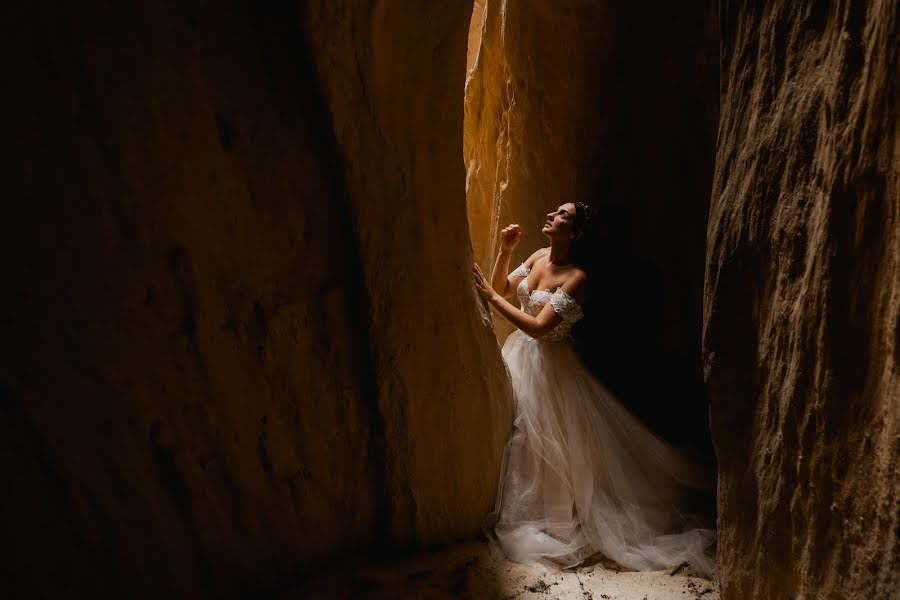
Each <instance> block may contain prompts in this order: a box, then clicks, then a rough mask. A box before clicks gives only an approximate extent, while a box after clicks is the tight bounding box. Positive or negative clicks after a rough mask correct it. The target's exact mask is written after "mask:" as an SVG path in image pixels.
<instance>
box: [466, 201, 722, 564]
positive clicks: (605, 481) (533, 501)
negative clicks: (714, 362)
mask: <svg viewBox="0 0 900 600" xmlns="http://www.w3.org/2000/svg"><path fill="white" fill-rule="evenodd" d="M589 216H590V212H589V209H588V207H587V206H585V205H584V204H582V203H577V204H576V203H571V202H568V203H565V204H563V205H561V206H560V207H559V208H558V209H557V210H555V211H553V212H551V213H549V214H548V215H547V221H546V223H545V224H544V226H543V228H542V229H541V232H542V233H543V234H544V235H545V236H546V237H547V238H549V240H550V246H549V247H548V248H542V249H540V250H538V251H537V252H535V253H534V254H532V255H531V256H530V257H529V258H528V259H527V260H526V261H525V262H524V263H522V265H521V266H519V267H518V268H517V269H515V270H514V271H513V272H512V273H509V274H508V275H507V273H508V270H509V260H510V255H511V254H512V252H513V250H514V249H515V247H516V245H517V244H518V243H519V240H520V238H521V235H522V232H521V229H520V228H519V226H518V225H517V224H513V225H510V226H508V227H506V228H505V229H504V230H503V231H502V233H501V246H500V253H499V255H498V256H497V261H496V264H495V265H494V271H493V274H492V277H491V280H490V281H488V279H487V277H485V275H484V274H483V273H482V271H481V269H480V268H479V267H478V265H475V268H474V272H475V284H476V287H477V289H478V292H479V294H481V296H482V297H483V298H485V299H486V300H488V301H489V302H490V303H491V304H493V305H494V306H495V307H496V308H497V310H498V311H499V312H500V314H502V315H503V316H504V317H505V318H506V319H508V320H509V321H510V322H511V323H512V324H513V325H515V326H516V327H517V328H518V330H517V331H515V332H513V334H512V335H510V336H509V338H507V340H506V343H505V344H504V345H503V350H502V353H503V358H504V360H505V361H506V364H507V366H508V368H509V374H510V377H511V380H512V386H513V391H514V396H515V400H516V410H515V421H514V429H513V435H512V437H511V439H510V440H509V443H508V444H507V446H506V449H505V451H504V457H503V467H502V469H501V474H500V485H499V489H498V492H497V503H496V508H495V510H494V512H493V513H492V515H491V529H492V531H490V532H489V534H490V539H491V545H492V549H494V550H495V551H496V550H501V551H502V553H503V554H504V555H505V556H507V557H508V558H510V559H511V560H514V561H516V562H520V563H526V564H533V565H541V566H544V567H547V568H550V569H562V568H567V567H572V566H575V565H578V564H580V563H582V562H583V561H584V560H585V559H586V558H588V557H590V556H592V555H594V554H597V553H600V554H602V555H604V556H606V557H607V558H609V559H612V560H613V561H615V562H616V563H618V564H619V565H621V566H622V567H624V568H626V569H630V570H637V571H646V570H658V569H664V568H667V567H673V566H677V565H680V564H682V563H685V562H687V563H689V564H691V565H692V566H693V567H694V569H695V570H696V571H697V572H699V573H704V574H708V573H711V572H712V570H713V560H712V559H711V558H710V557H709V556H708V555H707V554H706V552H705V550H706V549H707V548H708V547H709V546H710V545H711V544H712V543H713V542H714V539H715V536H714V533H713V531H711V530H710V529H704V528H701V527H698V526H697V521H696V520H695V519H694V518H693V517H691V516H690V515H688V514H686V512H685V508H686V499H687V497H688V496H689V495H690V493H691V492H692V491H693V492H694V493H696V491H697V490H708V489H709V487H710V486H711V481H710V480H709V478H708V476H706V474H704V473H703V472H702V471H700V470H698V469H696V468H694V467H693V466H692V465H690V464H689V463H688V462H686V461H685V460H684V459H683V458H682V457H681V456H680V455H679V454H678V453H677V452H675V450H673V449H672V448H670V447H669V446H668V445H666V444H665V443H664V442H663V441H661V440H660V439H659V438H657V437H656V436H655V435H653V433H651V432H650V431H649V430H648V429H647V428H646V427H644V425H643V424H642V423H640V422H639V421H638V420H637V419H635V418H634V417H633V416H632V415H631V414H629V413H628V411H626V410H625V409H624V408H623V407H622V406H621V405H620V404H619V402H618V401H617V400H616V399H615V398H614V397H613V396H612V395H611V394H610V393H609V392H608V391H607V390H606V389H605V388H604V387H603V386H602V385H601V384H600V383H599V382H598V381H597V380H596V379H595V378H594V377H593V375H592V374H591V373H590V372H588V371H587V369H586V368H585V367H584V366H583V365H582V363H581V361H580V360H579V358H578V356H577V355H576V354H575V350H574V347H573V345H572V344H571V342H570V337H569V331H570V330H571V328H572V325H573V324H575V322H576V321H578V320H579V319H580V318H581V317H582V316H583V313H582V309H581V306H582V305H583V304H584V301H585V299H586V297H587V293H588V278H587V275H586V274H585V272H584V271H583V270H582V269H581V268H579V266H578V265H577V264H576V261H575V259H576V257H577V255H576V252H577V246H578V243H579V240H580V238H581V235H582V233H583V230H584V225H585V223H586V221H587V220H588V219H589ZM592 293H603V291H602V290H595V291H593V292H592ZM513 294H517V295H518V299H519V302H520V304H521V309H519V308H516V307H515V306H513V305H512V304H510V303H509V302H508V301H507V300H506V298H507V297H511V296H512V295H513ZM648 376H652V375H651V374H648Z"/></svg>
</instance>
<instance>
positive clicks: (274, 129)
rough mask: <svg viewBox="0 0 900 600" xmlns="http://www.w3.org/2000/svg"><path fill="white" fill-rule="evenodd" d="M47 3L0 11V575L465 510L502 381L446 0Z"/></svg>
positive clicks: (46, 584) (243, 558) (460, 11)
mask: <svg viewBox="0 0 900 600" xmlns="http://www.w3.org/2000/svg"><path fill="white" fill-rule="evenodd" d="M58 4H59V6H53V5H46V4H44V5H34V6H31V5H28V6H26V5H24V4H21V3H19V4H15V5H5V6H4V8H3V9H2V13H3V15H2V17H3V18H2V19H0V23H2V25H0V27H2V29H3V36H2V39H3V47H4V48H3V52H0V56H2V58H0V64H2V66H3V71H4V74H5V75H4V78H3V84H2V85H3V97H4V100H5V101H6V102H5V105H6V110H5V114H6V115H7V129H6V135H7V138H8V140H9V141H10V142H11V144H7V152H5V153H4V160H3V162H2V167H0V168H2V173H3V180H4V181H5V183H6V192H5V197H6V200H5V201H4V203H3V206H2V208H0V224H2V225H0V227H2V232H3V234H2V236H0V240H2V241H0V244H2V245H0V250H2V252H0V256H2V258H0V260H2V265H3V273H4V293H3V294H0V315H2V317H0V328H2V335H0V356H2V361H0V414H2V418H0V440H2V441H0V449H2V450H0V461H2V462H0V464H2V466H3V472H4V473H5V474H6V479H7V482H6V483H7V487H6V489H7V492H6V493H4V494H2V496H0V515H2V516H0V531H2V538H3V545H2V551H0V552H2V556H0V559H2V560H0V563H2V565H3V566H2V568H0V572H2V574H3V575H2V582H0V586H2V588H3V589H4V591H6V592H9V591H13V592H16V591H18V592H20V593H21V592H27V593H28V594H29V595H32V594H39V593H43V594H58V593H59V592H61V591H62V590H65V591H66V592H67V593H69V594H71V593H75V594H76V595H79V594H82V593H92V594H104V595H105V594H107V593H111V592H112V593H118V594H122V593H127V594H128V595H129V596H131V595H152V596H157V597H158V596H176V595H177V596H188V595H191V596H208V595H214V596H230V595H236V594H242V593H251V592H255V591H259V590H260V589H267V588H268V589H274V588H276V587H277V586H279V585H280V584H282V583H284V582H285V581H287V580H289V579H291V578H295V577H297V576H302V574H303V572H304V569H305V568H311V567H313V566H315V565H316V564H320V563H323V562H328V561H331V560H332V559H333V558H334V557H337V556H346V555H348V554H352V553H354V552H359V551H363V550H365V549H375V548H378V549H382V550H383V549H390V548H397V547H401V546H404V545H412V544H422V543H435V542H444V541H449V540H453V539H458V538H461V537H471V536H473V535H474V534H475V533H476V531H477V530H478V525H479V521H480V519H481V517H482V515H483V514H484V513H485V512H486V511H487V510H489V509H490V507H491V506H492V502H493V495H494V490H495V485H496V478H497V470H498V468H499V460H500V452H501V449H502V444H503V442H504V441H505V438H506V435H507V433H508V429H509V400H510V398H509V389H508V383H507V380H506V376H505V371H504V367H503V365H502V363H501V360H500V357H499V353H498V349H497V346H496V341H495V339H494V336H493V334H492V332H491V330H490V324H489V317H488V315H487V313H486V312H485V309H484V308H483V307H482V305H481V303H480V302H479V301H478V300H477V298H476V295H475V292H474V289H473V288H472V285H471V276H470V264H471V261H472V254H471V249H470V242H469V240H468V237H467V227H466V225H467V224H466V216H465V196H464V193H465V192H464V185H465V184H464V178H465V171H464V168H463V164H462V162H461V153H462V98H463V77H462V73H463V72H464V68H465V55H466V42H465V38H466V28H467V25H468V19H469V16H470V15H471V12H470V11H471V5H468V6H466V3H462V2H460V3H456V4H455V5H454V6H444V7H438V6H431V4H432V3H419V2H399V3H398V2H392V3H375V2H367V3H362V4H360V3H353V6H352V7H351V6H348V5H347V4H346V3H341V2H334V1H333V0H329V1H328V2H325V1H324V0H323V1H322V2H312V3H305V4H303V8H302V9H300V10H298V8H297V5H296V4H295V3H290V2H280V3H265V4H264V5H261V4H258V3H257V4H254V3H249V2H247V3H230V4H228V5H222V4H215V5H209V4H207V3H201V2H185V3H179V4H177V5H176V4H172V3H164V4H167V5H165V6H163V5H160V4H159V3H153V2H137V3H128V5H127V6H126V5H121V6H120V5H114V6H110V5H107V4H102V6H101V3H98V2H82V3H80V4H78V6H69V5H63V3H58ZM423 24H424V25H423ZM423 49H427V50H425V51H423Z"/></svg>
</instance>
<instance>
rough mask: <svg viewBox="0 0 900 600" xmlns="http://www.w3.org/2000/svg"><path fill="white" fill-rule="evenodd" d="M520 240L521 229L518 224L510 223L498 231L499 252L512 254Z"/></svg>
mask: <svg viewBox="0 0 900 600" xmlns="http://www.w3.org/2000/svg"><path fill="white" fill-rule="evenodd" d="M520 239H522V228H521V227H519V224H518V223H511V224H509V225H507V226H506V227H504V228H503V230H502V231H500V252H502V253H503V254H512V252H513V250H515V249H516V246H518V245H519V240H520Z"/></svg>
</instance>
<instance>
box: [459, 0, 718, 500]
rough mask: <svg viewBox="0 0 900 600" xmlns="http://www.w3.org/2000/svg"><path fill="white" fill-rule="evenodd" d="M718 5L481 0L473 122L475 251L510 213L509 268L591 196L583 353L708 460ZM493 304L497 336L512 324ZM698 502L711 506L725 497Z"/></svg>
mask: <svg viewBox="0 0 900 600" xmlns="http://www.w3.org/2000/svg"><path fill="white" fill-rule="evenodd" d="M716 10H717V9H716V4H715V3H714V2H706V3H700V4H698V5H697V6H696V7H693V8H691V9H690V10H683V9H682V7H675V6H670V7H668V8H666V9H662V10H659V11H655V12H648V11H646V10H643V9H641V8H639V7H630V6H626V5H615V4H608V3H604V5H603V6H590V5H586V4H583V3H578V2H564V3H558V2H549V1H547V2H537V3H529V4H528V5H527V6H526V5H518V4H516V5H513V4H512V3H507V2H503V1H497V2H493V1H492V0H475V2H474V6H473V11H472V19H471V22H470V25H469V37H468V48H467V61H466V84H465V97H464V107H465V114H464V136H463V137H464V161H465V167H466V201H467V214H468V220H469V230H470V236H471V240H472V245H473V251H474V255H475V260H476V262H478V263H479V264H481V265H482V266H483V267H484V268H485V271H486V272H489V270H490V269H491V268H492V266H493V264H494V259H495V257H496V251H497V248H498V246H499V230H500V229H501V228H502V227H504V226H505V225H506V224H508V223H512V222H515V223H520V224H521V226H522V228H523V230H524V232H525V233H524V236H523V239H522V242H521V243H520V244H519V247H518V248H517V250H516V253H515V254H514V256H513V257H512V260H511V263H510V269H512V268H514V267H515V266H517V265H518V264H519V263H520V262H521V261H523V260H524V259H525V258H527V257H528V256H529V255H530V254H531V253H532V252H533V251H534V250H536V249H537V248H539V247H541V246H543V245H545V243H544V242H545V241H546V240H545V238H543V236H542V235H541V234H540V233H539V232H540V227H541V223H542V222H543V220H544V218H545V215H546V212H547V211H548V210H549V209H552V208H554V207H556V206H557V204H559V203H562V202H566V201H573V200H581V201H584V202H586V203H588V204H589V205H591V206H592V207H593V209H594V210H595V211H597V217H598V220H599V225H598V226H597V227H596V228H595V231H594V235H595V239H594V240H593V242H594V243H593V244H592V250H591V261H590V268H589V269H588V272H589V277H590V280H591V285H590V288H591V292H590V297H589V299H588V302H587V305H586V307H585V313H586V316H585V318H584V319H582V322H580V323H579V324H578V325H576V328H575V330H574V332H573V333H574V337H575V341H576V347H577V349H578V353H579V356H580V358H581V359H582V360H583V361H584V363H585V364H586V366H587V367H588V368H589V369H590V370H591V371H592V372H593V373H594V374H595V375H596V376H597V378H598V379H599V380H600V381H601V382H603V383H604V385H605V386H607V387H608V388H609V389H610V390H611V391H612V392H613V393H614V394H615V395H616V396H617V397H618V398H619V399H620V400H621V401H622V403H623V404H624V405H625V407H626V408H627V409H628V410H629V411H630V412H632V413H633V414H634V415H636V416H637V417H638V418H639V419H640V420H641V421H643V422H644V423H645V424H646V425H648V426H649V427H650V428H651V429H652V430H653V431H654V432H655V433H656V434H657V435H659V436H660V437H662V438H664V439H665V440H667V441H668V442H669V443H670V444H672V445H674V446H676V447H678V448H679V449H680V450H681V451H683V452H684V453H686V454H687V455H689V456H690V457H691V459H692V460H693V461H694V462H697V463H700V464H703V465H705V466H706V467H707V468H708V469H709V471H710V472H714V471H715V469H716V462H715V453H714V450H713V447H712V442H711V434H710V426H709V417H708V410H709V405H708V401H707V397H706V390H705V385H704V382H703V372H702V363H701V331H702V324H701V315H702V308H703V272H704V264H705V262H704V261H705V248H706V246H705V236H706V222H707V216H708V205H709V198H710V189H711V185H712V180H713V170H714V155H715V141H716V130H717V126H718V25H717V17H716V14H717V13H716ZM634 32H639V35H635V33H634ZM547 40H565V43H552V44H551V43H548V42H547ZM493 317H494V318H493V323H494V328H495V332H496V334H497V338H498V341H499V342H500V344H501V345H502V343H503V342H504V340H505V339H506V337H507V336H508V335H509V334H510V333H511V332H512V330H513V329H512V326H511V325H510V324H509V323H508V322H506V321H505V320H504V319H503V318H502V317H500V316H499V314H497V313H496V312H494V315H493ZM703 510H705V511H708V512H709V513H710V514H714V512H715V499H714V498H709V499H708V502H706V503H704V505H703Z"/></svg>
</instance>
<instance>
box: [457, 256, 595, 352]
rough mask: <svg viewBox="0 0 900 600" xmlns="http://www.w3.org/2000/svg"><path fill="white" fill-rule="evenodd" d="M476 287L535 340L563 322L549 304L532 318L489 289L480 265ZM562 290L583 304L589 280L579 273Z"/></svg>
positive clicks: (506, 316)
mask: <svg viewBox="0 0 900 600" xmlns="http://www.w3.org/2000/svg"><path fill="white" fill-rule="evenodd" d="M475 286H476V287H477V288H478V293H479V294H481V296H482V297H483V298H485V299H486V300H488V301H489V302H490V303H491V304H493V305H494V306H495V307H496V308H497V311H498V312H499V313H500V314H501V315H503V317H504V318H505V319H506V320H507V321H509V322H510V323H512V324H513V325H515V326H516V327H518V328H519V329H521V330H522V331H524V332H525V333H527V334H528V335H530V336H531V337H533V338H539V337H542V336H544V335H546V334H547V333H548V332H550V331H551V330H552V329H553V328H554V327H556V326H557V325H559V323H560V321H562V317H560V316H559V315H558V314H557V313H556V311H555V310H554V309H553V306H552V305H551V304H550V303H549V302H548V303H547V304H546V305H545V306H544V308H543V309H541V312H539V313H538V315H537V316H536V317H532V316H531V315H529V314H528V313H526V312H525V311H523V310H521V309H518V308H516V307H515V306H513V305H512V304H510V302H509V301H508V300H506V299H505V298H503V297H502V296H501V295H500V294H498V293H497V292H495V291H494V290H492V289H490V288H489V287H488V283H487V278H485V276H484V273H482V271H481V269H480V268H479V267H478V265H475ZM560 289H561V290H562V291H563V292H565V293H567V294H568V295H569V296H572V298H574V299H575V300H576V301H577V302H579V303H581V302H583V301H584V298H585V296H586V294H587V278H586V277H585V275H584V273H583V272H579V273H577V274H575V275H573V276H572V277H570V278H569V279H568V280H567V281H566V282H565V283H564V284H563V285H562V286H561V287H560Z"/></svg>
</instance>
